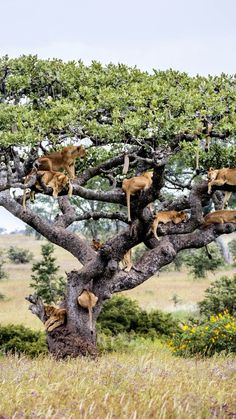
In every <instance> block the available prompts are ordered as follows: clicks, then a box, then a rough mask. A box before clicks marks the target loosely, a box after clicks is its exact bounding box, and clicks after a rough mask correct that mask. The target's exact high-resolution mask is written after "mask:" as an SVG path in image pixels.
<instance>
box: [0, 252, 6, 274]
mask: <svg viewBox="0 0 236 419" xmlns="http://www.w3.org/2000/svg"><path fill="white" fill-rule="evenodd" d="M5 263H6V260H5V259H4V254H3V252H2V251H0V279H5V278H7V277H8V275H7V272H6V271H5V270H4V264H5Z"/></svg>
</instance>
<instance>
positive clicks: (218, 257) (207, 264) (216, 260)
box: [185, 244, 224, 279]
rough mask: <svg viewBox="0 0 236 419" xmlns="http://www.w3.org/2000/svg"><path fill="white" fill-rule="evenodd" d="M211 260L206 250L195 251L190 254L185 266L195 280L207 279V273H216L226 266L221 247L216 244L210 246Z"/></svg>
mask: <svg viewBox="0 0 236 419" xmlns="http://www.w3.org/2000/svg"><path fill="white" fill-rule="evenodd" d="M208 248H209V251H210V254H211V258H209V256H208V255H207V252H206V249H204V248H203V249H195V250H191V251H190V252H189V253H188V257H186V259H185V264H186V266H187V267H188V268H189V270H190V273H191V274H192V275H193V277H194V278H196V279H197V278H205V277H206V274H207V272H214V271H216V270H217V269H219V268H220V267H223V266H224V259H223V257H222V254H221V253H220V250H219V247H218V246H216V245H215V244H211V245H210V246H208Z"/></svg>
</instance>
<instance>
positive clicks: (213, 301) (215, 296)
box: [198, 275, 236, 318]
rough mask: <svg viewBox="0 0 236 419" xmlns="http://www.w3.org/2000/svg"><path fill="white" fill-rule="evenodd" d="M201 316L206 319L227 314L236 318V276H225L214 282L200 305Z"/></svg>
mask: <svg viewBox="0 0 236 419" xmlns="http://www.w3.org/2000/svg"><path fill="white" fill-rule="evenodd" d="M198 306H199V308H200V314H201V315H204V316H206V317H210V316H212V315H216V314H217V313H222V312H223V311H225V310H227V312H228V313H229V314H230V315H231V316H234V317H235V318H236V275H234V276H233V278H228V277H227V276H223V277H222V278H220V279H217V280H216V281H214V282H212V284H211V285H210V287H209V288H207V289H206V291H205V298H204V299H203V300H202V301H201V302H200V303H199V304H198Z"/></svg>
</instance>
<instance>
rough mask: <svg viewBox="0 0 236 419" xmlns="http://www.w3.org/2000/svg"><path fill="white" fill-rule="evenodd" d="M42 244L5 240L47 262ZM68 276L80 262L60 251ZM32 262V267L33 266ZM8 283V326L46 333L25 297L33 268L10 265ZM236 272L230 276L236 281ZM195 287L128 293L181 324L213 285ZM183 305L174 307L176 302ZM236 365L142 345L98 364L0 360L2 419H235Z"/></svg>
mask: <svg viewBox="0 0 236 419" xmlns="http://www.w3.org/2000/svg"><path fill="white" fill-rule="evenodd" d="M42 243H43V241H37V240H34V239H33V238H28V237H25V236H20V235H5V236H0V249H6V248H8V247H9V246H11V245H13V246H19V247H22V248H27V249H30V250H31V251H32V252H33V254H34V261H36V260H39V259H40V248H41V245H42ZM55 257H56V258H57V262H58V264H60V267H61V273H62V274H63V273H64V272H65V271H70V270H71V269H73V268H78V261H77V260H76V259H75V258H74V257H73V256H71V255H70V254H69V253H68V252H66V251H64V250H62V249H60V248H58V247H56V250H55ZM34 261H33V262H34ZM4 266H5V269H6V270H7V272H8V275H9V279H7V280H2V281H1V282H0V292H1V293H2V294H4V295H5V296H6V300H5V301H1V302H0V323H1V324H8V323H14V324H24V325H25V326H28V327H31V328H34V329H41V330H42V329H43V327H42V324H41V322H40V321H39V320H38V319H37V318H36V317H35V316H33V315H32V314H31V312H30V311H29V310H28V303H27V302H26V301H25V300H24V297H25V296H26V295H28V294H29V293H30V292H32V290H31V289H30V287H29V283H30V274H31V266H32V264H31V263H30V264H26V265H14V264H9V263H7V264H6V265H4ZM234 272H235V269H234V270H232V269H230V270H228V272H227V275H229V276H231V275H233V273H234ZM225 273H226V272H225V268H224V270H223V271H221V272H218V273H217V274H216V275H209V276H208V278H207V279H205V280H199V281H196V280H193V279H191V277H190V276H189V275H188V274H187V272H186V271H185V272H162V273H161V274H160V276H159V277H153V278H151V279H149V280H148V281H146V282H145V283H144V284H143V285H141V286H139V287H138V288H136V289H133V290H131V291H129V292H127V293H126V295H128V296H129V297H130V298H134V299H136V300H137V301H138V302H139V304H140V305H141V306H142V307H143V308H145V309H147V310H150V309H161V310H165V311H173V312H174V314H175V315H177V316H178V317H184V313H187V312H188V311H190V310H192V309H193V308H194V306H195V304H196V302H197V301H200V300H201V299H202V298H203V295H204V290H205V289H206V288H207V287H208V285H209V284H210V281H211V280H212V279H215V278H216V277H220V276H222V275H223V274H225ZM174 295H177V296H178V297H179V298H180V299H181V302H180V303H179V304H178V305H177V307H174V303H173V300H172V298H173V296H174ZM235 382H236V359H235V356H233V355H231V356H225V355H224V354H222V355H218V356H215V357H213V358H209V359H207V358H205V359H201V358H192V359H183V358H176V357H175V356H173V355H172V354H171V352H170V350H169V349H168V347H167V346H166V345H164V344H161V343H160V342H159V341H154V342H151V341H149V340H143V339H139V340H138V341H137V342H134V343H133V345H131V346H130V347H129V348H128V349H126V350H121V351H120V352H115V353H110V354H103V355H101V356H100V357H99V358H98V359H97V360H96V361H92V360H88V359H75V360H69V361H66V362H62V361H60V362H58V361H55V360H54V359H52V358H51V357H49V356H47V357H39V358H37V359H33V360H32V359H29V358H27V357H24V356H21V357H17V356H7V357H1V358H0V418H89V417H96V418H101V419H103V418H107V419H109V418H119V419H120V418H168V419H169V418H170V419H171V418H181V419H182V418H211V417H217V418H226V417H234V416H236V386H235Z"/></svg>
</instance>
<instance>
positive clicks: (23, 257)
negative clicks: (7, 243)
mask: <svg viewBox="0 0 236 419" xmlns="http://www.w3.org/2000/svg"><path fill="white" fill-rule="evenodd" d="M7 256H8V258H9V259H10V261H11V262H13V263H29V262H30V261H31V260H32V259H33V253H31V252H30V251H29V250H27V249H20V248H19V247H17V246H11V247H10V248H9V249H8V252H7Z"/></svg>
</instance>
